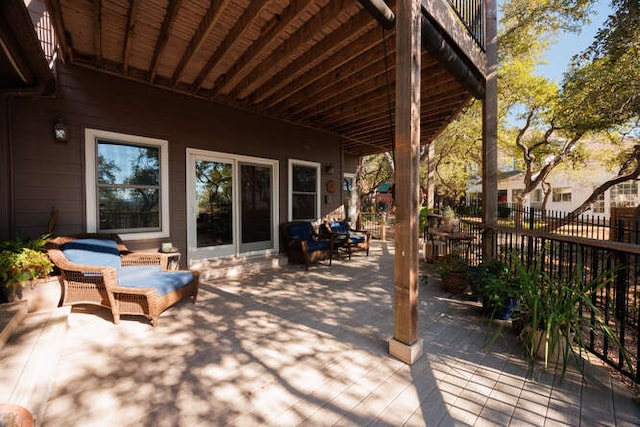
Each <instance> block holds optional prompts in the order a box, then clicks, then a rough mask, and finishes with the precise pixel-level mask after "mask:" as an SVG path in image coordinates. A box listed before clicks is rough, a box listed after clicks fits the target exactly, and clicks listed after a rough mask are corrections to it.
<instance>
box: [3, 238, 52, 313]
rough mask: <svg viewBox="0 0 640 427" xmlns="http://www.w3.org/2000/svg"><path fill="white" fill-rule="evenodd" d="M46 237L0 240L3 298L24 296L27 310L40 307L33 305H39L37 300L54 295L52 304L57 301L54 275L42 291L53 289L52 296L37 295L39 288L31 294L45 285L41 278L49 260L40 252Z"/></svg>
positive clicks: (50, 263) (48, 267)
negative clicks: (27, 301)
mask: <svg viewBox="0 0 640 427" xmlns="http://www.w3.org/2000/svg"><path fill="white" fill-rule="evenodd" d="M48 239H49V236H48V235H43V236H40V237H39V238H37V239H32V240H27V241H22V240H20V239H15V240H5V241H2V242H0V284H2V285H3V286H2V288H3V293H4V296H5V299H6V300H7V301H15V300H20V299H28V300H29V301H30V302H29V310H30V311H36V310H37V309H39V308H40V307H39V306H38V307H36V306H35V305H34V304H36V303H37V304H40V300H45V299H54V300H55V299H56V297H57V300H56V301H55V305H57V304H58V302H59V300H60V296H61V293H62V291H61V286H60V283H59V282H58V280H57V278H56V279H55V280H52V281H51V282H52V285H51V286H48V287H47V290H44V291H43V292H49V293H51V292H53V295H51V296H46V297H45V296H44V295H41V294H42V290H41V292H40V293H39V294H35V295H34V293H35V292H38V288H45V287H46V286H45V283H48V282H47V281H46V280H45V279H46V278H47V277H48V276H49V274H50V273H51V272H52V271H53V263H52V262H51V260H50V259H49V257H48V256H47V254H46V253H45V252H44V247H45V245H46V243H47V241H48ZM48 288H53V289H52V290H50V289H48ZM32 300H33V301H32ZM36 300H37V301H36Z"/></svg>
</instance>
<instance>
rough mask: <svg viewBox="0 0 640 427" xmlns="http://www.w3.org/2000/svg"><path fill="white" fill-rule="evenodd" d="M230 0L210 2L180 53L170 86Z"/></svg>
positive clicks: (174, 82)
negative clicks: (184, 48) (187, 44)
mask: <svg viewBox="0 0 640 427" xmlns="http://www.w3.org/2000/svg"><path fill="white" fill-rule="evenodd" d="M230 2H231V0H218V1H212V2H211V5H210V6H209V9H208V10H207V13H206V14H205V15H204V17H203V18H202V21H200V25H199V26H198V29H197V30H196V32H195V34H194V35H193V38H192V39H191V42H190V43H189V46H188V47H187V50H186V51H185V52H184V54H183V55H182V58H181V59H180V62H179V63H178V65H177V67H176V69H175V71H174V72H173V76H172V77H171V86H172V87H175V86H176V84H177V83H178V81H179V80H180V77H182V72H183V71H184V67H186V66H187V64H188V63H189V61H191V58H193V56H194V55H195V54H196V53H197V52H198V51H199V50H200V48H201V47H202V45H203V44H204V42H205V41H206V40H207V37H209V33H211V30H213V28H214V27H215V26H216V24H217V23H218V21H219V20H220V18H221V17H222V15H223V14H224V12H225V11H226V9H227V6H229V3H230Z"/></svg>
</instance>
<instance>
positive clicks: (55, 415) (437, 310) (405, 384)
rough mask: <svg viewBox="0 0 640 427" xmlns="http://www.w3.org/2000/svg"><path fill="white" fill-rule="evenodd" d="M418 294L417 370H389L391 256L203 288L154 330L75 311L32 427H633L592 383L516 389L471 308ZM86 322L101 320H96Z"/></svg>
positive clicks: (514, 374)
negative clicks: (487, 345) (41, 415)
mask: <svg viewBox="0 0 640 427" xmlns="http://www.w3.org/2000/svg"><path fill="white" fill-rule="evenodd" d="M420 286H421V289H420V293H421V296H420V300H421V302H420V336H421V338H423V339H424V353H425V354H424V355H423V357H422V358H421V359H420V360H419V361H418V362H417V363H415V364H414V365H413V366H407V365H405V364H404V363H402V362H400V361H398V360H395V359H393V358H392V357H390V356H389V355H388V352H387V339H388V338H389V337H390V336H391V335H392V332H393V316H394V315H393V304H392V300H393V245H392V243H389V244H387V243H384V242H382V243H375V244H374V245H373V248H372V251H371V255H370V256H369V257H365V256H364V255H362V254H358V255H355V256H354V257H353V259H352V260H351V261H347V260H339V261H334V264H333V266H331V267H329V266H326V265H316V266H313V267H311V268H310V270H309V271H308V272H305V271H304V267H302V266H286V267H283V268H280V269H277V270H270V271H265V272H260V273H253V274H251V275H247V276H242V277H237V278H234V279H224V280H215V281H210V282H209V281H206V280H204V281H203V283H202V285H201V290H200V294H199V299H198V303H197V304H196V305H195V306H194V305H192V304H191V303H190V302H189V301H183V302H181V303H179V304H178V305H176V306H175V307H173V308H170V309H169V310H167V311H166V312H165V313H164V314H163V315H162V316H161V317H160V324H159V326H158V328H156V329H153V328H152V327H151V326H150V324H149V322H148V321H146V320H144V319H142V318H137V317H125V318H124V319H123V320H122V321H121V323H120V324H119V325H114V324H113V323H112V321H111V317H110V314H109V312H108V311H107V310H101V309H93V308H92V309H91V312H89V311H87V312H83V311H81V310H78V309H76V308H74V310H73V312H72V313H71V315H70V317H69V324H70V326H69V331H68V334H67V338H66V343H65V346H64V350H63V353H62V355H61V358H60V361H59V364H58V369H57V372H58V374H57V376H56V378H55V381H54V385H53V389H52V391H51V395H50V398H49V401H48V403H47V406H46V411H45V416H44V419H43V420H42V422H41V423H40V425H45V426H46V425H48V426H62V425H65V426H116V425H117V426H134V425H135V426H140V425H148V426H178V425H180V426H210V425H214V426H217V425H234V426H252V425H271V426H290V425H305V426H315V425H341V426H345V425H375V426H399V425H411V426H419V425H429V426H436V425H442V426H451V425H475V426H483V425H570V426H577V425H619V426H623V425H640V407H639V406H638V405H637V404H635V403H634V402H633V400H632V394H631V393H630V391H629V390H628V389H626V388H624V387H622V386H621V385H619V384H618V383H616V382H615V381H613V380H611V379H610V377H609V376H608V375H607V374H606V372H605V370H604V369H603V368H601V367H595V366H593V367H590V368H589V369H588V372H587V377H586V380H587V381H586V383H584V382H582V381H581V379H580V376H579V375H578V374H577V373H576V372H575V371H571V372H569V373H567V375H566V376H565V378H564V380H563V381H562V382H559V380H558V378H555V377H554V376H553V375H552V374H550V373H539V372H538V373H536V377H535V381H531V380H528V379H527V376H526V372H527V366H526V362H524V361H523V359H522V358H521V357H520V356H519V347H518V344H517V342H515V339H514V337H513V336H512V335H510V334H507V335H506V336H505V338H504V340H501V341H499V342H498V343H496V345H495V346H494V347H493V348H492V350H491V351H486V350H484V349H483V345H484V342H485V341H484V340H485V323H484V322H485V321H484V320H483V319H482V317H481V316H480V309H479V307H478V305H477V304H475V303H471V302H465V301H459V300H455V299H452V298H450V295H449V294H447V293H445V292H444V291H442V290H441V287H440V286H439V283H438V282H437V281H436V280H435V278H432V279H431V280H429V283H428V284H426V285H425V284H421V285H420ZM96 313H97V314H98V315H96Z"/></svg>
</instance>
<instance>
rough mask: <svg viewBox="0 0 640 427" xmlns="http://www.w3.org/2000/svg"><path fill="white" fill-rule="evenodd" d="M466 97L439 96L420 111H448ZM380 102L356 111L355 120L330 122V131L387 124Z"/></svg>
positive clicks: (425, 104)
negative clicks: (380, 122) (378, 123)
mask: <svg viewBox="0 0 640 427" xmlns="http://www.w3.org/2000/svg"><path fill="white" fill-rule="evenodd" d="M467 96H468V94H467V92H463V93H455V94H452V95H448V96H439V97H438V98H437V99H436V100H431V101H427V102H422V103H421V110H424V111H430V110H434V109H436V108H440V109H443V110H449V109H451V108H455V107H457V106H458V105H459V104H460V102H462V101H464V100H465V99H466V98H467ZM423 99H426V98H423ZM382 102H384V101H381V103H380V104H379V106H377V107H376V106H374V107H372V108H370V109H368V110H360V109H358V113H359V114H358V115H357V116H355V117H356V118H357V119H356V120H354V119H352V118H351V119H349V118H347V119H345V120H343V121H340V122H331V126H332V129H334V130H335V131H337V132H346V131H347V130H349V129H352V130H354V131H358V130H359V129H362V128H367V127H370V126H371V125H372V124H374V123H376V122H378V121H381V120H384V121H385V122H386V123H387V124H388V123H389V118H388V115H387V114H383V112H381V111H380V107H381V106H382V105H381V104H382ZM385 104H386V102H385ZM391 108H392V109H395V102H393V103H392V105H391ZM386 109H387V108H386V105H384V110H386Z"/></svg>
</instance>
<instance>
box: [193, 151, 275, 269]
mask: <svg viewBox="0 0 640 427" xmlns="http://www.w3.org/2000/svg"><path fill="white" fill-rule="evenodd" d="M186 158H187V169H186V170H187V174H188V177H187V212H188V215H189V218H188V219H187V221H192V218H195V217H196V212H197V206H196V202H195V198H196V197H195V194H196V189H195V185H194V183H193V179H192V178H193V176H192V166H193V163H194V161H195V158H211V159H215V160H217V161H226V162H229V163H231V164H232V165H233V169H234V173H233V196H232V197H233V205H234V212H233V233H234V248H233V254H232V255H235V256H240V255H243V256H251V255H262V254H265V253H266V254H271V253H276V254H277V253H278V252H279V251H280V243H279V239H278V227H279V226H278V213H279V209H280V208H279V204H278V201H279V200H280V188H279V187H280V185H279V184H278V183H279V182H280V167H279V166H280V162H279V161H278V160H274V159H268V158H263V157H252V156H244V155H240V154H230V153H224V152H219V151H208V150H202V149H198V148H187V156H186ZM240 163H254V164H258V165H268V166H271V167H272V168H273V183H272V186H273V189H272V194H273V203H272V206H271V215H272V216H273V219H272V224H271V227H272V228H271V233H272V236H273V248H271V249H267V250H259V251H253V252H240V244H239V242H238V241H237V239H239V236H237V235H236V232H237V231H238V222H239V220H240V218H239V212H238V211H237V209H238V208H237V207H238V206H240V192H239V191H237V190H236V189H237V188H239V185H240V182H239V180H240V177H239V176H238V174H237V173H236V171H237V170H238V165H239V164H240ZM187 247H188V248H187V249H188V250H187V264H188V265H192V263H193V262H194V260H192V259H191V257H192V254H193V253H194V252H196V251H197V250H198V249H197V248H196V236H195V230H194V228H193V224H187ZM218 257H219V256H218V255H217V254H216V251H215V249H214V250H213V251H212V252H211V254H210V255H209V256H200V257H198V258H197V259H196V260H195V262H197V261H202V260H204V259H214V258H218Z"/></svg>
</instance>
